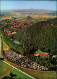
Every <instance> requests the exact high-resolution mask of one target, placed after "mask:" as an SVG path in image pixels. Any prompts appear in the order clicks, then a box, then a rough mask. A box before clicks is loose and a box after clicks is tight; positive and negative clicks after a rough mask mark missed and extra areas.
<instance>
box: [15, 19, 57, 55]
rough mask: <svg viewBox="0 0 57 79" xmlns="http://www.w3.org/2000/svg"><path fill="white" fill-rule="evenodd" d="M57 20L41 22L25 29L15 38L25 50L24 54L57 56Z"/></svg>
mask: <svg viewBox="0 0 57 79" xmlns="http://www.w3.org/2000/svg"><path fill="white" fill-rule="evenodd" d="M56 22H57V18H56V19H52V20H48V21H41V22H38V23H35V24H33V25H31V26H29V27H25V28H24V29H22V30H21V31H20V32H17V33H16V34H15V36H14V38H15V39H16V40H18V41H19V42H20V43H21V44H22V45H23V48H24V52H26V53H30V54H31V53H33V52H35V51H36V50H38V49H40V50H42V51H46V52H50V53H52V54H56V51H57V49H56V48H57V43H56V42H57V23H56Z"/></svg>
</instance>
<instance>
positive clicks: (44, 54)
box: [40, 53, 48, 56]
mask: <svg viewBox="0 0 57 79" xmlns="http://www.w3.org/2000/svg"><path fill="white" fill-rule="evenodd" d="M40 55H43V56H47V55H48V53H40Z"/></svg>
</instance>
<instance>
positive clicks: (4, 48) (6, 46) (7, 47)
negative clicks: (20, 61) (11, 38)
mask: <svg viewBox="0 0 57 79" xmlns="http://www.w3.org/2000/svg"><path fill="white" fill-rule="evenodd" d="M8 49H9V46H8V45H7V44H6V43H5V42H4V41H3V50H8Z"/></svg>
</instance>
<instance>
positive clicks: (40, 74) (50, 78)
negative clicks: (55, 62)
mask: <svg viewBox="0 0 57 79" xmlns="http://www.w3.org/2000/svg"><path fill="white" fill-rule="evenodd" d="M19 68H20V69H21V70H23V71H24V72H26V73H28V74H30V75H31V76H33V77H34V78H36V79H56V72H53V71H36V70H29V69H24V68H21V67H19Z"/></svg>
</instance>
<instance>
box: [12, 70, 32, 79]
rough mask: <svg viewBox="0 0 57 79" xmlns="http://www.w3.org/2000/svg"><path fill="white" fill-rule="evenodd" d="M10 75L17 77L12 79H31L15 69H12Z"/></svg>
mask: <svg viewBox="0 0 57 79" xmlns="http://www.w3.org/2000/svg"><path fill="white" fill-rule="evenodd" d="M12 73H13V74H16V75H17V76H14V77H13V78H14V79H17V78H21V79H31V78H30V77H28V76H27V75H25V74H23V73H22V72H20V71H18V70H16V69H13V71H12Z"/></svg>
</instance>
